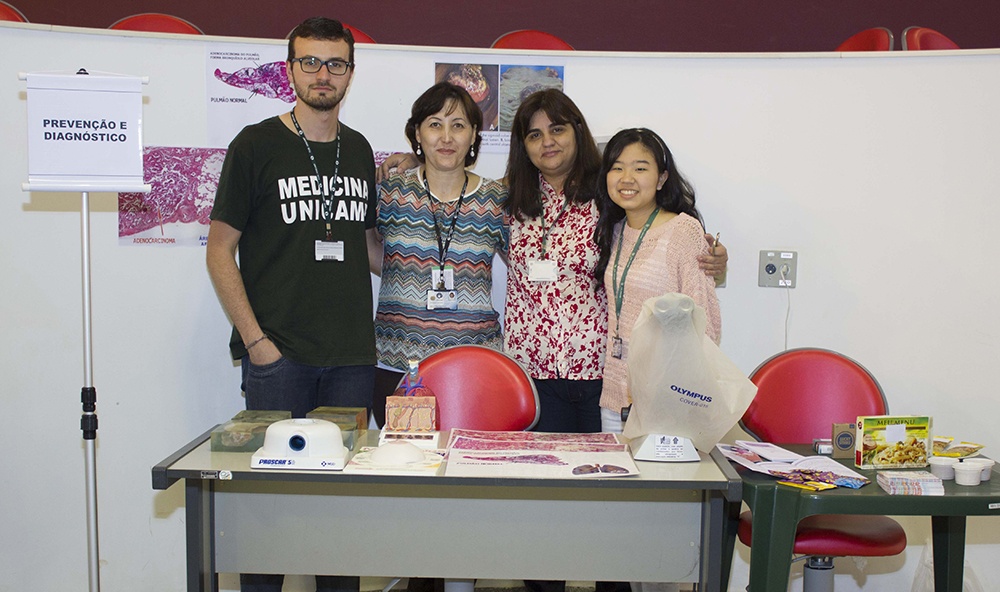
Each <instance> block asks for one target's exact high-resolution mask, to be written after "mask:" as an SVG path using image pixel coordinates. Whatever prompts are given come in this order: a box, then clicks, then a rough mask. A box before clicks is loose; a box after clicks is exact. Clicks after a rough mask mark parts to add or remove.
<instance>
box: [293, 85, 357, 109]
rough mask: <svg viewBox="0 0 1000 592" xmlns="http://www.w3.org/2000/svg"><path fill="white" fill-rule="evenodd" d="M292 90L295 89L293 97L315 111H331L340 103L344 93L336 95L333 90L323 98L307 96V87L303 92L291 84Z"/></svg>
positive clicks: (335, 91) (299, 87) (297, 86)
mask: <svg viewBox="0 0 1000 592" xmlns="http://www.w3.org/2000/svg"><path fill="white" fill-rule="evenodd" d="M292 88H294V89H295V96H297V97H298V98H299V100H300V101H302V102H303V103H304V104H305V105H308V106H309V107H312V108H313V109H315V110H316V111H332V110H333V109H334V108H335V107H336V106H337V105H339V104H340V101H341V100H343V98H344V94H345V93H344V92H341V93H339V94H338V93H337V89H333V90H331V91H330V92H328V93H326V94H325V95H323V96H318V95H316V94H312V95H310V94H309V87H306V88H305V90H304V91H303V89H302V87H301V86H299V84H298V83H297V82H294V83H293V84H292Z"/></svg>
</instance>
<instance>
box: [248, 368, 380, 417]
mask: <svg viewBox="0 0 1000 592" xmlns="http://www.w3.org/2000/svg"><path fill="white" fill-rule="evenodd" d="M242 370H243V392H245V393H246V396H247V409H253V410H273V409H280V410H282V411H291V412H292V417H305V416H306V413H309V412H310V411H312V410H313V409H315V408H317V407H323V406H333V407H366V408H368V409H371V406H372V392H373V391H374V389H375V366H322V367H321V366H307V365H305V364H300V363H298V362H296V361H294V360H290V359H288V358H284V357H283V358H280V359H279V360H278V361H276V362H273V363H271V364H264V365H263V366H257V365H255V364H253V363H251V362H250V357H249V356H243V359H242Z"/></svg>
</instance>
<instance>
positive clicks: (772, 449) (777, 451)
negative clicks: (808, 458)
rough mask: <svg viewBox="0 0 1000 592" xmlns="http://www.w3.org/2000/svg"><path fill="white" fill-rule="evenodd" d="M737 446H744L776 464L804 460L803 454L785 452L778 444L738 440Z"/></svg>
mask: <svg viewBox="0 0 1000 592" xmlns="http://www.w3.org/2000/svg"><path fill="white" fill-rule="evenodd" d="M736 445H737V446H742V447H743V448H746V449H747V450H750V451H753V452H756V453H757V454H758V455H760V456H761V457H763V458H766V459H767V460H772V461H775V462H793V461H796V460H799V459H800V458H802V455H801V454H796V453H794V452H792V451H791V450H785V449H784V448H782V447H781V446H778V445H777V444H772V443H770V442H757V441H756V440H737V441H736Z"/></svg>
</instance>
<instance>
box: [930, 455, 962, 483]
mask: <svg viewBox="0 0 1000 592" xmlns="http://www.w3.org/2000/svg"><path fill="white" fill-rule="evenodd" d="M927 462H928V463H929V464H930V465H931V473H932V474H934V475H935V476H937V477H939V478H940V479H942V480H944V481H950V480H951V479H954V478H955V465H956V464H958V459H957V458H948V457H946V456H932V457H930V458H929V459H927Z"/></svg>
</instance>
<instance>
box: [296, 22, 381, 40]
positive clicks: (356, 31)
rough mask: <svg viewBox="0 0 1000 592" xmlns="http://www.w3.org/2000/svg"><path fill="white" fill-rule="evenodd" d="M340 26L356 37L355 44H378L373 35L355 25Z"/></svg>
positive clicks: (344, 24)
mask: <svg viewBox="0 0 1000 592" xmlns="http://www.w3.org/2000/svg"><path fill="white" fill-rule="evenodd" d="M340 24H342V25H343V26H344V28H345V29H347V30H348V31H350V32H351V35H353V36H354V42H355V43H376V41H375V40H374V39H372V37H371V35H369V34H368V33H365V32H364V31H362V30H361V29H359V28H357V27H355V26H353V25H348V24H347V23H340ZM294 30H295V29H292V31H294ZM292 31H289V32H288V35H291V34H292ZM288 35H285V39H288Z"/></svg>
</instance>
